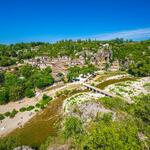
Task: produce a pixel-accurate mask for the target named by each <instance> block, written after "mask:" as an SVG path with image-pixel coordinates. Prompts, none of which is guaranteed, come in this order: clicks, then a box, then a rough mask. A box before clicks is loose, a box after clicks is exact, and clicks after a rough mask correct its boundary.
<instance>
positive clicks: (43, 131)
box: [9, 90, 81, 147]
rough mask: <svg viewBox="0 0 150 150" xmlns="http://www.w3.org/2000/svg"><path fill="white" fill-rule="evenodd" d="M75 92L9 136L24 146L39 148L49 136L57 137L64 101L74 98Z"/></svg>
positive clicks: (55, 102) (54, 102)
mask: <svg viewBox="0 0 150 150" xmlns="http://www.w3.org/2000/svg"><path fill="white" fill-rule="evenodd" d="M79 92H81V91H77V90H76V91H75V92H73V93H71V94H70V95H68V96H64V95H61V96H60V97H59V98H57V99H55V100H53V101H51V102H50V103H49V105H48V107H47V108H45V109H44V110H43V111H41V112H39V113H38V114H37V115H36V116H35V117H33V118H32V119H31V120H30V121H29V122H28V123H26V124H25V126H24V127H23V128H20V129H16V130H15V131H13V132H12V133H11V134H10V135H9V136H14V137H16V138H17V139H18V140H19V141H20V142H21V144H22V145H30V146H32V147H39V146H40V145H41V143H43V142H44V141H45V140H46V138H47V137H48V136H54V137H55V136H57V133H58V131H59V129H60V123H61V120H62V115H61V108H62V104H63V101H64V100H65V99H66V98H68V97H70V96H72V95H73V94H75V93H79Z"/></svg>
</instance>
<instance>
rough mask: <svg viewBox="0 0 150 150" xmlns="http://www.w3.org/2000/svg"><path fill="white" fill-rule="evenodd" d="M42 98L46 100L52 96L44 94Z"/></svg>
mask: <svg viewBox="0 0 150 150" xmlns="http://www.w3.org/2000/svg"><path fill="white" fill-rule="evenodd" d="M42 99H43V100H48V101H50V100H52V97H50V96H48V95H46V94H44V95H43V98H42Z"/></svg>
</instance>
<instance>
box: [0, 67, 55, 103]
mask: <svg viewBox="0 0 150 150" xmlns="http://www.w3.org/2000/svg"><path fill="white" fill-rule="evenodd" d="M51 71H52V70H51V68H50V67H47V68H46V69H44V70H40V69H38V68H36V67H32V66H30V65H24V66H21V67H20V68H17V69H16V70H15V71H14V72H0V104H5V103H8V102H9V101H16V100H19V99H21V98H24V97H25V96H26V97H29V98H30V97H33V96H34V95H35V88H39V89H42V88H44V87H46V86H49V85H52V84H53V83H54V79H53V77H52V75H51Z"/></svg>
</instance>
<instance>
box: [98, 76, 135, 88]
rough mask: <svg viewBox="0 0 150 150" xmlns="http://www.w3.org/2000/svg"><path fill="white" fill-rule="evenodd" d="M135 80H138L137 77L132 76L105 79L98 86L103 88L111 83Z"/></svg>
mask: <svg viewBox="0 0 150 150" xmlns="http://www.w3.org/2000/svg"><path fill="white" fill-rule="evenodd" d="M135 80H136V78H130V77H126V78H121V79H111V80H108V81H104V82H102V83H100V84H98V85H97V87H98V88H100V89H102V90H103V89H104V88H105V87H107V86H108V85H111V84H115V83H119V82H125V81H135Z"/></svg>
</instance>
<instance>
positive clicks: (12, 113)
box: [10, 109, 18, 118]
mask: <svg viewBox="0 0 150 150" xmlns="http://www.w3.org/2000/svg"><path fill="white" fill-rule="evenodd" d="M17 113H18V111H17V110H16V109H13V111H12V112H11V114H10V118H14V117H15V116H16V114H17Z"/></svg>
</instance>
